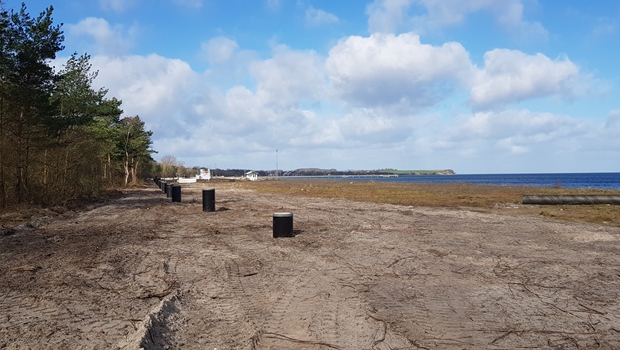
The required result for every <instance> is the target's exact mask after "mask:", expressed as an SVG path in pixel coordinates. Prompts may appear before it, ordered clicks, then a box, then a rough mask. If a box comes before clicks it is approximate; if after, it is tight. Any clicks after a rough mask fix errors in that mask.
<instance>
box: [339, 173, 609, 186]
mask: <svg viewBox="0 0 620 350" xmlns="http://www.w3.org/2000/svg"><path fill="white" fill-rule="evenodd" d="M335 180H344V181H371V180H372V181H377V182H379V181H381V182H426V183H451V182H466V183H472V184H486V185H504V186H537V187H553V186H561V187H565V188H598V189H614V190H620V173H574V174H573V173H562V174H488V175H485V174H480V175H473V174H472V175H446V176H438V175H433V176H425V175H419V176H413V175H401V176H399V177H395V178H373V179H354V178H350V177H349V178H341V179H335Z"/></svg>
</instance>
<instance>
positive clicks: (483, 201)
mask: <svg viewBox="0 0 620 350" xmlns="http://www.w3.org/2000/svg"><path fill="white" fill-rule="evenodd" d="M235 187H242V188H247V189H252V190H255V191H258V192H263V193H274V194H286V195H295V196H304V197H319V198H343V199H349V200H355V201H364V202H374V203H389V204H397V205H405V206H424V207H444V208H459V207H463V208H470V209H474V210H477V211H489V212H491V211H492V212H507V213H512V214H521V215H543V216H545V217H548V218H553V219H561V220H567V221H575V222H590V223H598V224H603V225H612V226H620V210H619V208H618V206H610V205H522V204H521V202H522V198H523V195H526V194H538V195H561V194H620V191H608V190H596V189H582V190H574V189H566V188H548V187H512V186H492V185H474V184H467V183H451V184H434V183H386V182H373V181H370V182H359V181H355V182H346V181H328V180H318V181H257V182H237V183H236V184H235Z"/></svg>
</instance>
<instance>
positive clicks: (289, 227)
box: [273, 213, 293, 238]
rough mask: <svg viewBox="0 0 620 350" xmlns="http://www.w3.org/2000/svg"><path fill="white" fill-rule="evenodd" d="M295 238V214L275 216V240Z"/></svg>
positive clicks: (278, 214)
mask: <svg viewBox="0 0 620 350" xmlns="http://www.w3.org/2000/svg"><path fill="white" fill-rule="evenodd" d="M278 237H293V213H274V214H273V238H278Z"/></svg>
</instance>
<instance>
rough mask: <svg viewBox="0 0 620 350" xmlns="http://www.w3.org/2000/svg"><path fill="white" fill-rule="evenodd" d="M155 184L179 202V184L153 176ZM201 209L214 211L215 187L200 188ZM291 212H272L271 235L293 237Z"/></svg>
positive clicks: (167, 195) (174, 200)
mask: <svg viewBox="0 0 620 350" xmlns="http://www.w3.org/2000/svg"><path fill="white" fill-rule="evenodd" d="M153 180H154V181H155V184H156V185H157V186H159V188H160V189H161V190H162V191H163V192H164V193H166V197H168V198H170V197H172V201H173V202H181V186H180V185H173V184H172V183H168V182H166V181H162V180H161V179H160V178H157V177H156V178H154V179H153ZM202 211H204V212H212V211H215V188H207V189H203V190H202ZM293 236H294V233H293V214H292V213H274V214H273V237H274V238H278V237H293Z"/></svg>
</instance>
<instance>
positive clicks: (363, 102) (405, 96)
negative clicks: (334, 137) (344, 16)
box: [327, 33, 472, 109]
mask: <svg viewBox="0 0 620 350" xmlns="http://www.w3.org/2000/svg"><path fill="white" fill-rule="evenodd" d="M327 71H328V73H329V78H330V81H331V83H332V84H333V86H334V89H335V91H336V93H337V94H338V95H339V96H340V97H341V98H342V99H344V100H345V101H347V102H349V103H351V104H353V105H360V106H380V105H387V104H402V105H404V106H410V107H413V108H414V109H415V108H419V107H428V106H431V105H433V104H435V103H436V102H437V101H439V100H441V99H442V98H443V97H444V96H445V95H446V94H447V93H448V92H450V91H451V90H452V89H453V87H454V85H458V84H459V82H460V81H466V80H468V79H469V75H470V74H471V72H472V66H471V63H470V61H469V55H468V54H467V52H466V51H465V49H464V48H463V46H461V45H460V44H459V43H454V42H451V43H446V44H444V45H442V46H431V45H426V44H421V43H420V38H419V36H418V35H416V34H412V33H406V34H401V35H398V36H395V35H393V34H379V33H375V34H372V35H371V36H370V37H368V38H363V37H359V36H351V37H348V38H347V39H345V40H342V41H340V42H339V43H338V44H337V45H336V46H335V47H333V48H332V49H331V50H330V52H329V57H328V59H327Z"/></svg>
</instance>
